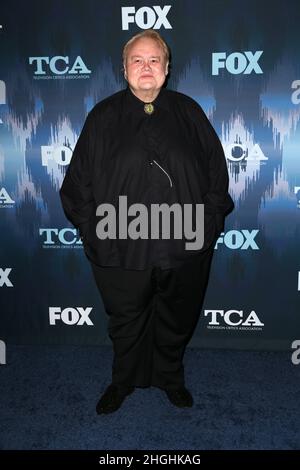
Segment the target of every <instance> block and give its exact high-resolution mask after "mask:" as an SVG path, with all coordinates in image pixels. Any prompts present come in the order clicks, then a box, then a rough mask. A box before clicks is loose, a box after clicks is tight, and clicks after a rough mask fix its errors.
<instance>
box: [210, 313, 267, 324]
mask: <svg viewBox="0 0 300 470" xmlns="http://www.w3.org/2000/svg"><path fill="white" fill-rule="evenodd" d="M204 316H205V317H209V316H210V321H209V325H214V326H219V325H220V321H221V320H222V322H224V323H225V324H226V325H228V326H240V325H242V326H264V323H262V322H261V321H260V319H259V318H258V316H257V315H256V313H255V311H254V310H252V312H250V313H249V315H248V316H247V318H246V319H244V312H243V310H227V312H225V311H224V310H204Z"/></svg>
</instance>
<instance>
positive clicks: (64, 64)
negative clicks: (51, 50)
mask: <svg viewBox="0 0 300 470" xmlns="http://www.w3.org/2000/svg"><path fill="white" fill-rule="evenodd" d="M29 65H35V66H36V69H35V72H34V75H46V74H47V73H46V71H45V69H46V70H47V69H48V68H49V69H50V71H51V72H52V73H53V75H66V74H68V75H82V74H89V73H91V70H89V69H88V68H87V66H86V65H85V63H84V62H83V60H82V58H81V57H80V56H77V57H76V59H75V61H74V62H73V65H72V66H71V67H70V66H69V57H68V56H61V55H57V56H54V57H51V58H50V57H29Z"/></svg>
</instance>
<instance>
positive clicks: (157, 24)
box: [121, 5, 172, 30]
mask: <svg viewBox="0 0 300 470" xmlns="http://www.w3.org/2000/svg"><path fill="white" fill-rule="evenodd" d="M170 9H171V5H165V6H164V7H160V6H153V7H152V8H151V7H141V8H139V9H138V10H137V11H136V10H135V7H122V8H121V15H122V29H123V30H128V29H129V24H130V23H132V24H134V23H135V24H136V25H137V26H138V27H139V28H141V29H149V28H152V29H160V28H162V27H164V28H165V29H172V26H171V25H170V23H169V21H168V19H167V14H168V13H169V11H170Z"/></svg>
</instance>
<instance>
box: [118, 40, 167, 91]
mask: <svg viewBox="0 0 300 470" xmlns="http://www.w3.org/2000/svg"><path fill="white" fill-rule="evenodd" d="M125 69H126V72H127V77H126V78H127V81H128V83H129V85H130V86H131V88H132V89H133V90H134V91H139V92H141V91H144V92H145V91H154V90H159V89H160V88H161V87H162V85H163V83H164V81H165V79H166V72H167V64H166V63H165V59H164V54H163V50H162V48H161V46H160V45H159V43H157V41H155V40H154V39H150V38H141V39H137V40H136V41H134V42H133V44H132V46H131V47H130V48H129V50H128V54H127V60H126V67H125Z"/></svg>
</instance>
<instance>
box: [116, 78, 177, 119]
mask: <svg viewBox="0 0 300 470" xmlns="http://www.w3.org/2000/svg"><path fill="white" fill-rule="evenodd" d="M167 95H168V91H167V90H166V89H165V88H161V89H160V92H159V93H158V95H157V97H156V98H155V100H153V101H152V104H153V105H154V109H155V108H156V107H158V108H163V109H165V110H166V111H169V110H170V105H169V101H168V96H167ZM144 104H145V102H144V101H142V100H140V99H139V98H138V97H137V96H135V94H134V93H133V92H132V91H131V89H130V87H129V85H128V86H127V88H126V90H125V112H126V113H130V112H132V111H135V110H143V108H144Z"/></svg>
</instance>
